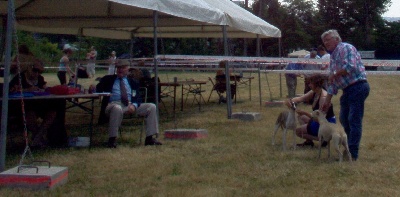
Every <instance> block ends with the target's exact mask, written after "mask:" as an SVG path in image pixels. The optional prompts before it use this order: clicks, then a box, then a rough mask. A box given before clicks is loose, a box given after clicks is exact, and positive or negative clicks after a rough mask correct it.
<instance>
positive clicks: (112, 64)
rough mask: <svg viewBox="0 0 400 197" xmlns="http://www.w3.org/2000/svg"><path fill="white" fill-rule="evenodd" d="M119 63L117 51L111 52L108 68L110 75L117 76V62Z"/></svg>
mask: <svg viewBox="0 0 400 197" xmlns="http://www.w3.org/2000/svg"><path fill="white" fill-rule="evenodd" d="M116 61H117V56H116V53H115V51H112V52H111V56H110V57H109V58H108V62H109V64H110V65H109V66H108V74H109V75H113V74H115V62H116Z"/></svg>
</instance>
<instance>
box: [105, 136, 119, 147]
mask: <svg viewBox="0 0 400 197" xmlns="http://www.w3.org/2000/svg"><path fill="white" fill-rule="evenodd" d="M107 146H108V148H117V139H116V138H115V137H110V138H108V143H107Z"/></svg>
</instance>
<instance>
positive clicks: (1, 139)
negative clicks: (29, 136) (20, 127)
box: [0, 0, 14, 172]
mask: <svg viewBox="0 0 400 197" xmlns="http://www.w3.org/2000/svg"><path fill="white" fill-rule="evenodd" d="M7 13H8V14H7V33H6V52H5V56H6V57H5V61H4V62H5V65H4V83H3V103H2V106H3V107H2V111H1V114H2V115H1V133H0V134H1V135H0V155H1V156H0V157H1V158H0V172H3V171H4V169H5V164H6V141H7V121H8V120H7V118H8V91H9V87H8V84H9V81H10V65H11V46H12V33H13V29H14V1H13V0H9V1H8V12H7Z"/></svg>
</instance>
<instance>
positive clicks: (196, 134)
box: [164, 129, 208, 139]
mask: <svg viewBox="0 0 400 197" xmlns="http://www.w3.org/2000/svg"><path fill="white" fill-rule="evenodd" d="M207 136H208V131H207V130H206V129H170V130H165V131H164V138H165V139H200V138H206V137H207Z"/></svg>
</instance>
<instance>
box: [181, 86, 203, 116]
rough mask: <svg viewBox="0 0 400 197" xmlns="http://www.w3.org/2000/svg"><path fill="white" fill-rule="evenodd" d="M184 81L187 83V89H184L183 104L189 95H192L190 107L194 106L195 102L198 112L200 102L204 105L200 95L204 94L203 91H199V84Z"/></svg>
mask: <svg viewBox="0 0 400 197" xmlns="http://www.w3.org/2000/svg"><path fill="white" fill-rule="evenodd" d="M186 81H188V82H189V83H187V86H188V87H187V88H185V89H186V98H185V103H186V102H187V99H188V97H189V95H193V101H192V105H193V104H194V102H197V105H198V106H199V110H200V109H201V102H202V100H203V102H204V103H205V100H204V98H203V95H202V93H203V92H205V90H202V89H201V85H200V84H196V83H193V84H191V83H190V81H194V80H193V79H187V80H186Z"/></svg>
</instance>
